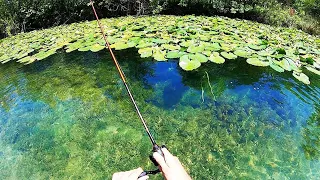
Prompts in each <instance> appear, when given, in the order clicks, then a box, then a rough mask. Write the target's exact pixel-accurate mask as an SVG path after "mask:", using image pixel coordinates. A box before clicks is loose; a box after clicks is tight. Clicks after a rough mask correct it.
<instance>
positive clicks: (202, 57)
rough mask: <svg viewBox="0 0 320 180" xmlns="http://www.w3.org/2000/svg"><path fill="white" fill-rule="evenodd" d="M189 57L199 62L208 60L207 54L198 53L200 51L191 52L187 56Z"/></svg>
mask: <svg viewBox="0 0 320 180" xmlns="http://www.w3.org/2000/svg"><path fill="white" fill-rule="evenodd" d="M189 58H190V59H192V60H195V61H199V62H201V63H205V62H207V61H208V58H207V56H205V55H203V54H200V53H196V54H191V55H190V56H189Z"/></svg>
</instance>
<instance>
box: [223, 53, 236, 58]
mask: <svg viewBox="0 0 320 180" xmlns="http://www.w3.org/2000/svg"><path fill="white" fill-rule="evenodd" d="M221 56H223V57H224V58H226V59H237V56H236V55H235V54H233V53H231V52H230V53H227V52H221Z"/></svg>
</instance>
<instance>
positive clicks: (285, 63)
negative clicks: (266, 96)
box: [279, 59, 292, 71]
mask: <svg viewBox="0 0 320 180" xmlns="http://www.w3.org/2000/svg"><path fill="white" fill-rule="evenodd" d="M279 65H280V66H281V67H282V68H283V69H284V70H286V71H292V68H291V65H290V63H289V62H288V60H286V59H283V60H281V61H280V63H279Z"/></svg>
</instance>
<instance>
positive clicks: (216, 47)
mask: <svg viewBox="0 0 320 180" xmlns="http://www.w3.org/2000/svg"><path fill="white" fill-rule="evenodd" d="M220 49H221V46H220V45H219V44H218V43H212V44H209V45H207V46H206V47H205V50H208V51H220Z"/></svg>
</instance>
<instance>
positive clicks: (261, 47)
mask: <svg viewBox="0 0 320 180" xmlns="http://www.w3.org/2000/svg"><path fill="white" fill-rule="evenodd" d="M249 48H251V49H253V50H256V51H260V50H263V49H266V48H267V46H266V45H255V44H250V45H249Z"/></svg>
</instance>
